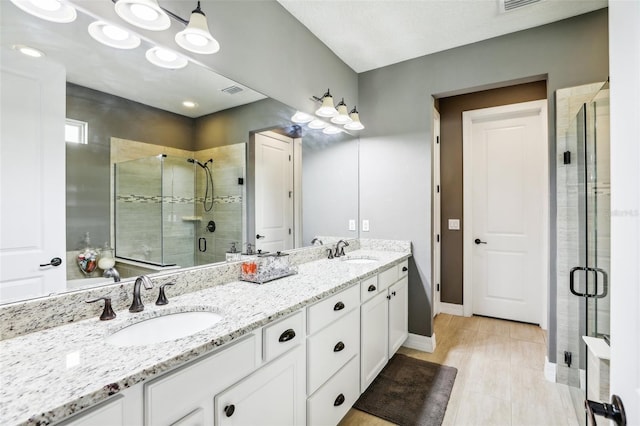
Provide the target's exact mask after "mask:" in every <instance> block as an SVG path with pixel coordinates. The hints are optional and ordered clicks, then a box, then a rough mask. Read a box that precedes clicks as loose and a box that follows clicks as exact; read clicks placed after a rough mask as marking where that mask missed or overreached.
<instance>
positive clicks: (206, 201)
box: [187, 158, 213, 212]
mask: <svg viewBox="0 0 640 426" xmlns="http://www.w3.org/2000/svg"><path fill="white" fill-rule="evenodd" d="M187 161H188V162H189V163H194V164H197V165H198V166H200V167H201V168H202V169H203V170H204V172H205V175H206V180H205V182H206V187H205V191H204V198H203V200H202V206H203V208H204V211H205V212H210V211H211V209H213V173H212V172H211V169H210V168H209V163H211V165H213V158H209V159H208V160H207V161H205V162H204V164H203V163H201V162H200V161H198V160H196V159H195V158H188V159H187Z"/></svg>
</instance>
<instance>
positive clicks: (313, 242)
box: [311, 237, 322, 246]
mask: <svg viewBox="0 0 640 426" xmlns="http://www.w3.org/2000/svg"><path fill="white" fill-rule="evenodd" d="M316 243H320V245H322V240H321V239H320V238H318V237H315V238H314V239H313V240H311V245H312V246H313V245H315V244H316Z"/></svg>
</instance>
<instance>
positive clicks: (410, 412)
mask: <svg viewBox="0 0 640 426" xmlns="http://www.w3.org/2000/svg"><path fill="white" fill-rule="evenodd" d="M457 373H458V370H457V369H455V368H453V367H448V366H446V365H440V364H434V363H432V362H427V361H422V360H419V359H416V358H412V357H409V356H406V355H402V354H395V355H394V356H393V357H392V358H391V359H390V360H389V363H388V364H387V365H386V366H385V367H384V369H383V370H382V371H381V372H380V374H379V375H378V377H376V378H375V379H374V380H373V383H371V385H370V386H369V387H368V388H367V390H366V391H365V392H364V393H363V394H362V395H361V396H360V398H359V399H358V400H357V401H356V403H355V405H354V406H353V408H356V409H358V410H361V411H364V412H366V413H369V414H371V415H374V416H376V417H380V418H382V419H385V420H387V421H390V422H393V423H395V424H398V425H403V426H413V425H420V426H440V425H441V424H442V420H443V419H444V412H445V410H446V409H447V403H448V402H449V396H450V395H451V389H452V388H453V382H454V381H455V379H456V374H457Z"/></svg>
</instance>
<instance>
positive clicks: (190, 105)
mask: <svg viewBox="0 0 640 426" xmlns="http://www.w3.org/2000/svg"><path fill="white" fill-rule="evenodd" d="M182 106H184V107H186V108H195V107H197V106H198V104H197V103H195V102H193V101H184V102H182Z"/></svg>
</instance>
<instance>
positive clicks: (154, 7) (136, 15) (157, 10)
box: [115, 0, 171, 31]
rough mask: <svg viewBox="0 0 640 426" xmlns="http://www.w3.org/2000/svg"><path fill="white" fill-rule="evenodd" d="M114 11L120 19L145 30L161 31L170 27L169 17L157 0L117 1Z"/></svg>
mask: <svg viewBox="0 0 640 426" xmlns="http://www.w3.org/2000/svg"><path fill="white" fill-rule="evenodd" d="M115 10H116V13H117V14H118V16H120V17H121V18H122V19H124V20H125V21H127V22H128V23H130V24H131V25H135V26H136V27H140V28H143V29H145V30H151V31H162V30H166V29H167V28H169V27H170V26H171V21H170V20H169V15H168V14H167V13H166V12H165V10H164V9H162V8H161V7H160V5H159V4H158V2H157V0H117V1H116V5H115Z"/></svg>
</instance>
